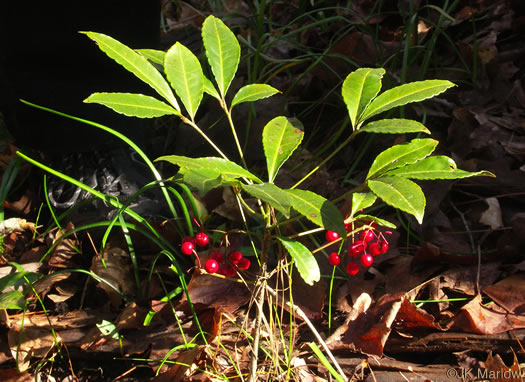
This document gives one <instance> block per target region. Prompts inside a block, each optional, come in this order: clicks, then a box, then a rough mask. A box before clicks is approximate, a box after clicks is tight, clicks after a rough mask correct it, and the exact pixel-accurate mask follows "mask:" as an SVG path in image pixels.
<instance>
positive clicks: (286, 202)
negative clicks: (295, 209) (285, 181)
mask: <svg viewBox="0 0 525 382" xmlns="http://www.w3.org/2000/svg"><path fill="white" fill-rule="evenodd" d="M242 188H243V189H244V190H245V191H246V192H247V193H249V194H250V195H251V196H253V197H256V198H257V199H261V200H262V201H263V202H266V203H268V204H270V205H271V206H272V207H274V208H275V209H276V210H278V211H280V212H281V213H282V214H283V215H284V216H285V217H286V218H289V217H290V207H291V205H290V203H291V201H290V197H289V196H288V194H287V193H286V192H285V191H284V190H282V189H281V188H279V187H277V186H276V185H274V184H272V183H262V184H242Z"/></svg>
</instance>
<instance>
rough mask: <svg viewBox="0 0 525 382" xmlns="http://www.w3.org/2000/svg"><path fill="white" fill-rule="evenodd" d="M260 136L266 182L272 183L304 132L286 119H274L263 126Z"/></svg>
mask: <svg viewBox="0 0 525 382" xmlns="http://www.w3.org/2000/svg"><path fill="white" fill-rule="evenodd" d="M262 135H263V136H262V142H263V148H264V156H265V157H266V167H267V169H268V181H269V182H270V183H272V182H273V181H274V179H275V176H276V175H277V172H278V171H279V169H280V168H281V166H282V165H283V163H284V162H285V161H286V160H287V159H288V158H289V157H290V155H292V153H293V152H294V151H295V149H296V148H297V146H299V144H300V143H301V141H302V140H303V136H304V132H303V130H302V129H300V128H299V127H296V126H294V125H293V124H292V123H291V121H290V120H288V119H287V118H286V117H276V118H274V119H272V120H271V121H270V122H268V123H267V124H266V126H264V129H263V134H262Z"/></svg>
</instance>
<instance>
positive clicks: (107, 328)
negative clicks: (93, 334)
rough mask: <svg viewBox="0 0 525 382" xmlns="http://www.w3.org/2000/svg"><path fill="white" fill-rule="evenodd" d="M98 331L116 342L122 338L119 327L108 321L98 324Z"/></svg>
mask: <svg viewBox="0 0 525 382" xmlns="http://www.w3.org/2000/svg"><path fill="white" fill-rule="evenodd" d="M96 325H97V328H98V330H100V332H101V333H102V334H103V335H105V336H110V337H111V338H113V339H114V340H118V339H119V338H120V334H119V332H118V329H117V326H116V325H115V324H114V323H113V322H111V321H108V320H102V321H101V322H100V323H99V324H96Z"/></svg>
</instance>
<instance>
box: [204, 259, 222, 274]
mask: <svg viewBox="0 0 525 382" xmlns="http://www.w3.org/2000/svg"><path fill="white" fill-rule="evenodd" d="M204 269H205V270H206V272H208V273H215V272H217V271H218V270H219V263H218V262H217V260H215V259H208V260H206V263H205V264H204Z"/></svg>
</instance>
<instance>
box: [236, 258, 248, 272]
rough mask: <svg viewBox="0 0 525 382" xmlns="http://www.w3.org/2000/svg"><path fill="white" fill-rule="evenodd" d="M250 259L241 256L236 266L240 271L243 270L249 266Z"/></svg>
mask: <svg viewBox="0 0 525 382" xmlns="http://www.w3.org/2000/svg"><path fill="white" fill-rule="evenodd" d="M250 264H251V262H250V260H249V259H247V258H246V257H242V258H241V259H240V260H239V262H238V263H237V268H239V269H240V270H241V271H245V270H247V269H248V268H250Z"/></svg>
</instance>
